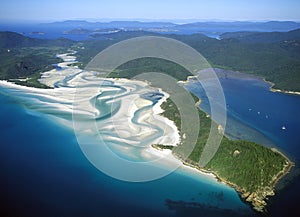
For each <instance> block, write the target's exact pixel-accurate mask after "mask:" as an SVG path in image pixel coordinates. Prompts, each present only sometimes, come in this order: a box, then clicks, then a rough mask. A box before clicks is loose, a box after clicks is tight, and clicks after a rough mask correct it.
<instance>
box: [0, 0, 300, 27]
mask: <svg viewBox="0 0 300 217" xmlns="http://www.w3.org/2000/svg"><path fill="white" fill-rule="evenodd" d="M299 10H300V0H206V1H204V0H105V1H104V0H84V1H82V0H59V1H57V0H8V1H1V3H0V20H1V21H8V22H9V21H12V22H13V21H60V20H74V19H94V20H101V19H104V20H105V19H112V20H114V19H115V20H120V19H129V20H134V19H150V20H184V19H190V20H225V21H233V20H241V21H243V20H261V21H266V20H291V21H300V13H299Z"/></svg>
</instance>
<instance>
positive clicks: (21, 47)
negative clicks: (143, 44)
mask: <svg viewBox="0 0 300 217" xmlns="http://www.w3.org/2000/svg"><path fill="white" fill-rule="evenodd" d="M299 32H300V30H299V29H298V30H293V31H290V32H273V33H244V34H242V35H241V33H228V34H225V36H226V37H225V38H223V39H221V40H217V39H213V38H209V37H207V36H205V35H202V34H192V35H175V34H168V35H167V34H163V35H160V34H158V33H153V32H152V33H151V32H145V31H120V32H118V33H112V34H103V35H95V36H94V38H93V40H87V41H80V42H74V41H71V40H68V39H62V38H61V39H56V40H41V39H33V38H28V37H25V36H23V35H20V34H17V33H13V32H0V66H1V68H0V79H9V78H16V77H22V76H28V75H31V74H36V73H39V72H41V71H44V70H46V69H47V66H48V65H49V64H52V63H55V62H57V61H58V60H57V59H56V60H55V53H59V52H63V51H66V50H67V49H68V48H72V49H76V50H78V53H77V54H76V56H77V57H78V60H79V61H80V62H81V63H83V65H82V66H81V67H84V66H85V64H87V63H88V62H89V61H90V60H91V59H92V58H93V57H94V56H95V55H96V54H98V53H99V52H100V51H101V50H103V49H105V48H106V47H108V46H110V45H112V44H114V43H116V42H119V41H121V40H125V39H128V38H133V37H139V36H144V35H156V36H164V37H170V38H174V39H177V40H180V41H182V42H184V43H186V44H188V45H190V46H192V47H193V48H195V49H196V50H198V51H199V52H200V53H201V54H202V55H203V56H204V57H205V58H206V59H207V60H208V61H209V62H210V63H211V65H212V66H213V67H219V68H225V69H231V70H236V71H241V72H245V73H251V74H255V75H259V76H262V77H264V78H266V79H267V80H268V81H271V82H273V83H275V84H276V85H275V88H279V89H282V90H290V91H300V37H299ZM239 34H240V36H239V37H237V35H239ZM222 37H224V35H222ZM251 38H252V41H251ZM249 41H251V43H249ZM82 47H84V49H81V48H82ZM8 50H9V51H10V52H8ZM154 64H156V65H157V64H160V63H158V62H157V61H155V63H154ZM161 64H163V63H161ZM132 67H133V68H134V66H132ZM148 67H151V66H148ZM135 69H136V68H135ZM176 73H177V72H176Z"/></svg>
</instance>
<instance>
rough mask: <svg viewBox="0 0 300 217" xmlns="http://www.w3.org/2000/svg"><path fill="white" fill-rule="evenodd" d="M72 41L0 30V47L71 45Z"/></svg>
mask: <svg viewBox="0 0 300 217" xmlns="http://www.w3.org/2000/svg"><path fill="white" fill-rule="evenodd" d="M72 44H73V41H71V40H69V39H65V38H59V39H55V40H47V39H37V38H30V37H26V36H23V35H21V34H18V33H15V32H0V48H8V49H9V48H23V47H38V46H41V47H50V46H63V47H65V46H71V45H72Z"/></svg>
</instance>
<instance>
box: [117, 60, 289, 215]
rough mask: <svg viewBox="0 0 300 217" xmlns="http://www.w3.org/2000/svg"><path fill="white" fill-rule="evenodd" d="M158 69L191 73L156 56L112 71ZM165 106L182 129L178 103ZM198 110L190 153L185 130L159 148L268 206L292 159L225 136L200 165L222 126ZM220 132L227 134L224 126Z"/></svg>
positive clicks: (259, 207)
mask: <svg viewBox="0 0 300 217" xmlns="http://www.w3.org/2000/svg"><path fill="white" fill-rule="evenodd" d="M158 63H159V64H158ZM158 65H159V66H158ZM158 69H159V71H160V72H164V73H167V74H169V72H170V71H169V70H170V69H171V70H172V72H171V75H172V76H173V77H175V78H177V79H178V80H181V79H182V77H185V78H186V76H187V75H189V73H188V72H187V71H186V70H185V69H182V68H181V67H180V66H178V65H177V64H175V63H172V62H169V61H166V60H159V59H155V58H141V59H139V60H134V61H130V62H128V63H126V64H123V65H122V66H120V67H119V68H118V69H116V70H115V71H114V72H113V73H111V77H126V78H132V77H134V76H135V75H136V74H137V73H138V72H141V70H143V72H145V71H149V72H152V71H154V70H158ZM193 97H194V100H195V106H196V105H197V106H198V105H199V99H198V98H197V97H196V96H194V95H193ZM161 108H162V109H163V110H164V112H163V113H162V115H163V116H165V117H167V118H168V119H170V120H172V121H173V122H174V123H175V125H176V126H177V128H178V130H179V132H180V130H181V118H180V113H179V110H178V108H177V107H176V105H175V104H174V103H173V102H172V100H171V99H170V98H168V99H167V100H166V101H165V102H164V103H163V104H162V105H161ZM198 108H199V107H198ZM198 113H199V118H200V128H199V133H198V139H197V142H196V144H195V146H194V148H193V150H192V152H191V153H190V154H189V155H188V156H185V153H186V152H187V150H186V149H187V147H189V145H186V144H187V143H189V140H188V138H184V135H182V133H180V136H181V143H180V144H179V145H178V146H176V147H174V146H169V145H166V146H165V145H163V144H154V145H153V147H154V148H157V149H159V150H162V149H170V150H172V152H173V154H174V156H176V157H177V158H179V159H180V160H182V161H183V162H184V164H186V165H188V166H191V167H195V168H197V169H198V170H201V171H204V172H209V173H213V174H215V175H216V176H217V178H218V179H219V180H220V181H223V182H225V183H227V184H229V185H230V186H232V187H234V188H235V189H236V190H237V191H238V192H239V193H240V194H241V197H242V198H244V199H245V200H246V201H248V202H250V203H252V205H253V207H254V208H255V209H256V210H257V211H263V210H264V208H265V206H266V201H265V199H266V197H267V196H271V195H274V187H275V184H276V182H277V181H278V179H279V178H280V177H281V176H282V175H284V174H285V173H287V172H288V171H289V170H290V167H291V166H292V163H291V162H290V161H289V160H288V158H286V157H285V156H283V155H282V154H281V153H280V152H278V151H274V150H272V149H270V148H267V147H264V146H262V145H259V144H256V143H254V142H250V141H242V140H230V139H229V138H227V137H226V136H224V137H223V139H222V141H221V144H220V147H219V149H218V151H217V152H216V154H215V155H214V157H213V158H212V159H211V160H210V161H209V163H208V164H207V165H205V166H204V167H200V166H199V163H198V162H199V160H200V156H201V154H202V152H203V148H204V146H205V145H206V142H207V139H208V136H209V133H210V129H211V128H215V129H219V128H218V127H219V126H218V124H217V123H215V122H214V121H212V120H211V118H210V116H209V115H208V114H206V113H205V112H203V111H201V110H200V109H198ZM194 124H195V123H193V122H191V123H189V125H190V127H194ZM217 132H219V133H221V134H223V133H224V129H222V130H219V131H217Z"/></svg>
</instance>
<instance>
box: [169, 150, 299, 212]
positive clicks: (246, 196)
mask: <svg viewBox="0 0 300 217" xmlns="http://www.w3.org/2000/svg"><path fill="white" fill-rule="evenodd" d="M271 150H272V151H273V152H277V153H279V154H280V155H282V156H283V157H284V158H285V159H286V161H287V164H286V165H285V166H284V167H283V169H282V170H281V171H280V172H279V173H278V174H277V175H276V176H275V177H273V179H274V180H273V181H272V183H271V184H270V186H267V187H264V189H262V190H260V191H256V192H251V193H250V192H246V191H245V190H243V189H241V188H240V187H239V186H237V185H236V184H234V183H232V182H230V181H228V180H226V179H224V178H222V177H220V176H219V175H218V174H217V173H216V172H214V171H211V170H207V169H205V168H201V167H200V166H198V165H197V164H195V162H193V161H191V160H188V159H183V158H182V157H181V156H180V155H178V154H175V153H173V152H172V155H173V156H174V157H175V158H176V159H178V160H180V161H181V162H182V163H183V165H184V166H186V167H189V168H190V169H196V170H198V171H199V172H201V173H204V174H207V175H211V176H212V177H213V178H215V179H216V180H217V181H218V182H221V183H224V184H226V185H228V186H230V187H232V188H233V189H234V190H235V191H236V192H237V193H238V194H239V196H240V198H241V199H242V201H244V202H245V203H249V204H250V205H251V206H252V207H253V209H254V210H256V211H257V212H260V213H261V212H264V211H265V207H266V206H267V203H266V201H265V200H266V199H268V196H274V195H275V189H274V188H275V186H276V184H277V183H278V181H279V180H280V179H282V178H283V177H284V176H285V175H286V174H288V173H289V172H290V171H291V169H292V167H293V166H294V165H295V164H294V163H293V162H291V161H290V160H289V159H288V158H287V157H286V156H285V155H284V154H283V153H281V152H280V151H278V150H277V149H275V148H271ZM266 188H269V189H266ZM259 194H261V196H259Z"/></svg>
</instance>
